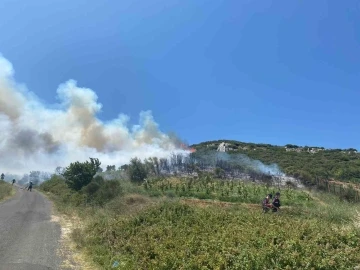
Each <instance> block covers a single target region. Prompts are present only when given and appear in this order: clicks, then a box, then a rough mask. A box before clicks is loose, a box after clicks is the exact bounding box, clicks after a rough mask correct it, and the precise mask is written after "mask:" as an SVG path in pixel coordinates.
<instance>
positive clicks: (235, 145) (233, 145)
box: [190, 140, 358, 153]
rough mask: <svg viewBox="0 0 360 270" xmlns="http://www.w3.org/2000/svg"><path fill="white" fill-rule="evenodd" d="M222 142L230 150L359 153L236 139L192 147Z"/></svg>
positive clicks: (213, 145) (214, 143) (208, 142)
mask: <svg viewBox="0 0 360 270" xmlns="http://www.w3.org/2000/svg"><path fill="white" fill-rule="evenodd" d="M221 143H225V144H226V147H227V149H228V151H236V150H238V149H245V150H246V149H266V148H270V147H274V148H281V149H285V151H288V152H289V151H295V152H310V153H316V152H319V151H335V152H343V153H349V152H351V153H357V152H358V151H357V149H355V148H347V149H340V148H336V149H333V148H325V147H319V146H298V145H294V144H286V145H284V146H279V145H272V144H265V143H247V142H241V141H235V140H216V141H205V142H201V143H198V144H193V145H191V146H190V147H193V148H195V149H197V148H203V147H204V146H206V147H207V148H210V149H215V147H216V148H217V147H218V146H219V145H220V144H221Z"/></svg>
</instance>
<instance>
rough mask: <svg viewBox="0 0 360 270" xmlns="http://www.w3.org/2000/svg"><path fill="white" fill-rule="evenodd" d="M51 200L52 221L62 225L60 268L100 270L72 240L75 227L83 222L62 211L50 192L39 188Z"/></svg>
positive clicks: (59, 250)
mask: <svg viewBox="0 0 360 270" xmlns="http://www.w3.org/2000/svg"><path fill="white" fill-rule="evenodd" d="M38 192H39V193H41V194H42V195H43V196H44V197H45V198H46V199H47V200H48V201H49V202H51V213H50V214H51V222H55V223H57V224H58V225H59V226H60V232H61V234H60V239H59V247H58V250H57V253H58V256H60V257H61V259H62V260H63V262H62V264H61V265H60V269H64V270H100V268H99V267H98V266H97V265H95V264H94V263H92V260H91V258H89V257H88V256H87V255H86V254H85V253H84V252H82V251H80V250H79V249H78V248H77V244H76V243H75V242H74V241H73V240H72V238H71V235H72V233H73V231H74V229H76V228H79V226H82V224H83V222H82V221H81V220H80V219H79V218H78V217H77V216H75V215H74V216H70V215H66V214H63V213H61V212H60V211H59V210H58V209H57V206H56V204H55V202H54V201H53V200H52V199H51V197H50V196H48V195H49V194H47V193H45V192H43V191H41V190H38Z"/></svg>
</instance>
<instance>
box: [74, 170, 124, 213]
mask: <svg viewBox="0 0 360 270" xmlns="http://www.w3.org/2000/svg"><path fill="white" fill-rule="evenodd" d="M81 192H82V193H83V194H84V195H85V196H86V198H87V202H88V203H90V204H93V205H100V206H103V205H104V204H105V203H107V202H108V201H110V200H112V199H113V198H115V197H116V196H118V195H120V194H121V193H122V188H121V185H120V182H119V181H118V180H106V181H105V180H104V179H103V178H102V177H101V176H97V177H95V178H94V179H93V180H92V181H91V182H90V183H89V184H88V185H87V186H85V187H84V188H83V189H82V190H81Z"/></svg>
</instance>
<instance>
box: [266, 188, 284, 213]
mask: <svg viewBox="0 0 360 270" xmlns="http://www.w3.org/2000/svg"><path fill="white" fill-rule="evenodd" d="M280 206H281V204H280V192H276V193H275V197H274V199H273V195H272V194H268V195H267V196H266V197H265V199H264V200H263V201H262V208H263V212H264V213H267V212H269V211H270V210H271V211H272V212H278V211H279V210H280Z"/></svg>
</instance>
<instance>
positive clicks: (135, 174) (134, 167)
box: [127, 158, 147, 183]
mask: <svg viewBox="0 0 360 270" xmlns="http://www.w3.org/2000/svg"><path fill="white" fill-rule="evenodd" d="M127 172H128V174H129V177H130V180H131V181H132V182H136V183H141V182H143V181H144V180H145V178H146V177H147V170H146V166H145V165H144V164H143V163H142V162H141V160H140V159H138V158H133V159H131V160H130V165H129V167H128V170H127Z"/></svg>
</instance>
